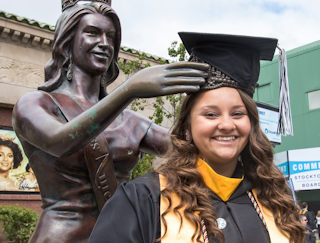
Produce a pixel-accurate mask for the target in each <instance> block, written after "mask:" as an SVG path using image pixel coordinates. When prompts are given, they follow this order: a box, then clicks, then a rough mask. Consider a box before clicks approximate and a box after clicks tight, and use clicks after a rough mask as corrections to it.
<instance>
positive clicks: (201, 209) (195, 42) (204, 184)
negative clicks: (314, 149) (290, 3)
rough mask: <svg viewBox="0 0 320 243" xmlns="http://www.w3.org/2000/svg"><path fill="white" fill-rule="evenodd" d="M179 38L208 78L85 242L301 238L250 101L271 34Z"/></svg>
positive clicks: (271, 47)
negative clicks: (157, 159)
mask: <svg viewBox="0 0 320 243" xmlns="http://www.w3.org/2000/svg"><path fill="white" fill-rule="evenodd" d="M180 36H181V38H182V40H183V43H184V45H185V47H186V49H187V50H188V52H189V53H190V54H191V60H192V61H197V62H206V63H208V64H210V66H211V68H210V70H209V72H208V78H207V80H206V83H205V84H204V85H203V86H202V87H201V91H199V92H196V93H192V94H189V95H187V96H186V98H185V100H184V102H183V104H182V106H181V109H180V114H179V117H178V118H177V120H176V121H175V124H174V127H173V129H172V132H171V145H172V146H171V148H170V150H169V152H168V153H167V154H166V156H165V157H164V158H163V159H161V160H162V161H161V162H162V165H161V166H160V168H158V169H157V171H156V172H155V173H151V174H148V175H146V176H143V177H141V178H138V179H137V180H135V181H133V182H130V183H127V184H122V185H120V187H118V189H117V191H116V193H115V195H114V197H113V198H111V200H110V201H108V202H107V203H106V204H105V206H104V208H103V210H102V212H101V214H100V216H99V218H98V221H97V224H96V225H95V228H94V230H93V233H92V235H91V237H90V239H89V242H92V243H98V242H99V243H100V242H101V243H102V242H108V243H109V242H110V243H111V242H132V243H138V242H139V243H142V242H143V243H150V242H161V243H166V242H175V243H179V242H206V243H207V242H210V243H218V242H219V243H220V242H227V243H233V242H245V243H257V242H259V243H270V242H271V243H279V242H281V243H289V242H290V243H293V242H294V243H302V242H303V237H304V231H303V227H302V225H301V224H300V222H299V218H298V208H297V207H296V205H295V204H294V201H293V199H292V196H291V194H290V189H289V188H288V186H287V184H286V180H285V178H284V177H283V175H282V173H281V172H280V171H279V170H278V169H277V167H276V166H275V165H274V164H273V151H272V146H271V144H270V142H269V141H268V139H267V137H266V136H265V135H264V133H263V132H262V131H261V129H260V126H259V117H258V111H257V107H256V105H255V102H254V100H253V99H252V96H253V92H254V88H255V86H256V82H257V80H258V77H259V65H260V64H259V61H260V60H261V59H262V60H271V59H272V57H273V54H274V51H275V47H276V44H277V40H276V39H272V38H260V37H248V36H234V35H219V34H205V33H180ZM105 235H107V237H104V236H105Z"/></svg>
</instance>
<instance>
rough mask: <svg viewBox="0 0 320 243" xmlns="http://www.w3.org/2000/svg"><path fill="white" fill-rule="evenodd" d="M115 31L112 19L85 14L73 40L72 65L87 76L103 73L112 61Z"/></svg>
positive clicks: (96, 14) (100, 15)
mask: <svg viewBox="0 0 320 243" xmlns="http://www.w3.org/2000/svg"><path fill="white" fill-rule="evenodd" d="M115 36H116V29H115V26H114V24H113V22H112V19H111V18H109V17H106V16H104V15H102V14H98V13H95V14H87V15H85V16H83V17H82V19H81V20H80V22H79V24H78V26H77V29H76V33H75V36H74V40H73V46H72V57H73V63H74V65H76V66H77V67H78V68H80V69H81V70H82V71H84V72H86V73H89V74H94V75H97V74H101V73H103V72H105V71H106V70H107V69H108V68H109V66H110V63H111V61H112V59H113V55H114V41H115Z"/></svg>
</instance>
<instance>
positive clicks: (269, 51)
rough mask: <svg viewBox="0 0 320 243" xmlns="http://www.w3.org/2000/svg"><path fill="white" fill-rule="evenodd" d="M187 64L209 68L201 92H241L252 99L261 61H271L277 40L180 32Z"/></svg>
mask: <svg viewBox="0 0 320 243" xmlns="http://www.w3.org/2000/svg"><path fill="white" fill-rule="evenodd" d="M179 36H180V38H181V40H182V42H183V44H184V46H185V48H186V49H187V51H188V52H189V54H190V61H195V62H205V63H208V64H210V65H211V70H210V71H209V77H208V79H207V82H206V84H205V85H203V86H202V87H201V89H214V88H218V87H222V86H228V87H234V88H240V89H242V90H244V91H245V92H246V93H248V94H249V95H250V96H251V97H252V96H253V93H254V89H255V87H256V83H257V81H258V78H259V72H260V60H269V61H271V60H272V58H273V55H274V52H275V48H276V46H277V43H278V40H277V39H273V38H265V37H252V36H241V35H226V34H209V33H194V32H179Z"/></svg>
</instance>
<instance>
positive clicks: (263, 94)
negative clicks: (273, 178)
mask: <svg viewBox="0 0 320 243" xmlns="http://www.w3.org/2000/svg"><path fill="white" fill-rule="evenodd" d="M278 63H279V62H278V57H275V58H274V59H273V61H272V62H263V63H262V65H261V73H260V78H259V87H258V88H257V90H256V92H255V96H254V98H255V99H256V100H257V101H260V102H264V103H267V104H270V105H273V106H276V107H278V106H279V67H278V65H279V64H278ZM287 65H288V80H289V88H290V102H291V111H292V121H293V132H294V136H287V137H284V136H282V141H281V144H280V145H276V146H275V148H274V150H275V153H280V152H281V154H282V155H283V154H285V155H286V156H287V158H289V157H291V159H288V161H287V162H288V165H287V168H288V170H287V171H285V172H286V173H287V174H288V173H289V175H288V176H289V177H290V169H291V176H292V177H293V176H295V177H293V179H296V177H297V176H299V173H298V172H301V173H302V176H300V177H299V178H301V179H303V180H304V181H305V184H304V185H312V187H313V188H314V189H312V188H311V187H305V189H304V188H302V187H300V186H299V187H298V186H296V187H297V188H299V189H298V190H296V195H297V198H298V200H299V201H308V202H309V204H310V206H311V208H312V209H313V210H314V211H317V210H319V209H320V190H319V189H320V167H319V168H318V165H319V166H320V154H319V152H318V151H319V147H320V126H319V121H320V41H316V42H313V43H310V44H307V45H304V46H301V47H298V48H295V49H293V50H290V51H288V52H287ZM311 153H314V154H316V155H313V156H312V159H309V157H310V156H309V155H310V154H311ZM291 154H294V155H296V154H299V156H298V158H299V159H295V158H297V156H291ZM317 154H319V155H317ZM276 157H277V156H276ZM280 157H281V156H280ZM276 162H277V163H280V161H276ZM282 162H283V161H282ZM298 166H300V167H301V168H300V167H298ZM315 166H316V167H315ZM282 168H284V167H282ZM299 168H300V169H301V170H300V169H299ZM298 169H299V171H298ZM308 173H309V174H310V175H312V176H310V175H309V176H304V174H308ZM303 176H304V177H303ZM318 185H319V186H318Z"/></svg>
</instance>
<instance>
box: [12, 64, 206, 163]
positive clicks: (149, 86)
mask: <svg viewBox="0 0 320 243" xmlns="http://www.w3.org/2000/svg"><path fill="white" fill-rule="evenodd" d="M207 69H208V65H207V64H201V63H191V62H181V63H173V64H166V65H159V66H154V67H151V68H147V69H143V70H141V71H140V72H138V73H136V74H135V75H133V76H132V77H131V78H129V79H128V80H127V81H126V82H124V83H123V84H122V85H120V86H119V87H118V88H117V89H115V90H114V91H113V92H112V93H110V94H109V95H107V96H106V97H104V98H103V99H102V100H100V101H99V102H98V103H97V104H95V105H94V106H92V107H91V108H89V109H88V110H86V111H84V112H83V113H81V114H80V115H78V116H77V117H75V118H74V119H72V120H71V121H69V122H66V121H65V120H63V119H62V118H61V117H62V116H61V114H59V109H58V108H57V106H56V104H55V103H54V101H53V100H52V99H51V97H50V96H49V95H48V94H46V93H45V92H41V91H37V92H33V93H30V94H27V95H25V96H23V97H22V98H21V99H20V100H19V101H18V102H17V104H16V106H15V108H14V113H13V126H14V129H15V131H16V132H17V134H18V135H19V136H20V137H22V138H23V139H25V140H26V141H28V142H29V143H30V144H32V145H34V146H36V147H38V148H39V149H41V150H43V151H46V152H48V153H49V154H51V155H53V156H57V157H61V156H64V155H68V154H71V153H73V152H75V151H77V150H78V149H80V148H82V147H83V146H84V145H86V144H87V143H88V142H89V141H90V140H91V139H92V138H93V137H95V136H97V135H98V134H99V133H100V132H102V131H103V130H104V129H105V128H106V127H107V126H108V125H109V124H110V123H111V122H112V121H113V120H114V119H115V118H116V117H117V115H118V114H119V113H120V112H121V111H122V110H123V109H124V108H125V107H126V106H127V105H128V104H129V103H130V102H131V101H132V100H133V99H135V98H140V97H154V96H162V95H169V94H175V93H179V92H195V91H198V90H199V87H200V85H202V84H203V83H204V82H205V78H206V76H207ZM61 105H63V104H61Z"/></svg>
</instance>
